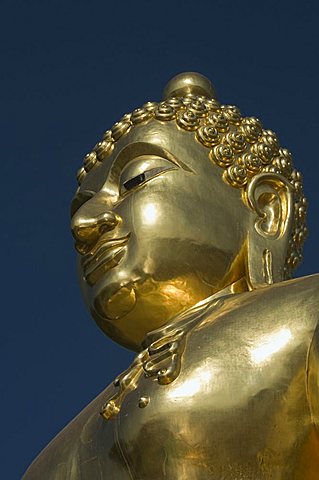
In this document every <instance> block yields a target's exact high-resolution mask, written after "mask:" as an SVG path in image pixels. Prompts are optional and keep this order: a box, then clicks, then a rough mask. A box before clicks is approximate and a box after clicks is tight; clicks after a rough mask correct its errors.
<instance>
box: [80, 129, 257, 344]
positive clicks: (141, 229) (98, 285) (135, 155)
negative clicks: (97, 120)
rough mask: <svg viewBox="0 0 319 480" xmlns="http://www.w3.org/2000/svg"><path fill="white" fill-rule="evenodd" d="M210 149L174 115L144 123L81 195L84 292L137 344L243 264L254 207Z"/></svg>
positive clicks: (118, 335) (107, 325)
mask: <svg viewBox="0 0 319 480" xmlns="http://www.w3.org/2000/svg"><path fill="white" fill-rule="evenodd" d="M208 151H209V150H208V149H206V148H205V147H203V146H202V145H200V144H199V143H198V142H197V141H196V140H195V138H194V135H193V134H192V133H189V132H185V131H182V130H180V129H178V127H176V125H175V122H170V123H168V122H166V123H165V124H164V123H160V122H158V121H155V120H152V121H150V122H149V123H148V124H146V125H139V126H135V127H133V128H132V130H131V131H130V132H129V133H128V134H126V135H125V136H124V137H122V138H121V139H120V140H118V142H117V143H116V147H115V149H114V151H113V153H112V155H111V156H110V157H109V158H108V159H107V160H105V161H104V162H102V163H99V164H97V165H96V166H94V168H93V169H92V170H91V171H90V172H89V174H88V175H87V176H86V177H85V179H84V181H83V182H82V184H81V187H80V190H79V192H78V194H77V197H76V199H75V200H74V203H73V210H74V214H73V217H72V230H73V234H74V237H75V239H76V246H77V249H78V251H79V262H78V264H79V277H80V283H81V288H82V292H83V295H84V298H85V301H86V303H87V305H88V307H89V309H90V311H91V313H92V315H93V317H94V318H95V320H96V322H97V323H98V325H99V326H100V327H101V328H102V330H103V331H104V332H105V333H107V334H108V335H109V336H111V337H112V338H113V339H115V340H116V341H117V342H119V343H121V344H123V345H125V346H127V347H129V348H132V349H135V350H138V349H140V344H141V342H142V340H143V338H144V336H145V335H146V333H148V332H150V331H152V330H154V329H157V328H159V327H161V326H163V325H165V324H166V323H168V321H169V320H170V319H172V318H173V317H174V316H175V315H176V314H178V313H179V312H181V311H183V310H185V309H187V308H189V307H190V306H192V305H194V304H196V303H197V302H198V301H200V300H202V299H204V298H206V297H208V296H209V295H211V294H213V293H214V292H216V291H218V290H220V289H221V288H223V287H224V286H226V285H227V284H228V283H230V282H231V281H232V280H234V279H235V278H234V275H237V276H238V275H239V274H240V272H239V273H238V258H239V253H240V251H241V248H242V246H243V244H244V241H245V232H246V230H247V222H248V208H247V207H246V206H245V205H244V203H243V202H242V200H241V192H240V191H239V190H237V189H234V188H232V187H230V186H228V185H227V184H226V183H225V182H223V180H222V169H220V168H219V167H217V166H215V165H212V163H211V162H210V160H209V158H208ZM235 265H237V273H236V274H235V273H234V266H235Z"/></svg>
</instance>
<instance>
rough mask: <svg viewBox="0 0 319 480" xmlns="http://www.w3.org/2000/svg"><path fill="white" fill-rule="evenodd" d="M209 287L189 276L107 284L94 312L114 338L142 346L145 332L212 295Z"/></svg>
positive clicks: (99, 291) (97, 297) (134, 345)
mask: <svg viewBox="0 0 319 480" xmlns="http://www.w3.org/2000/svg"><path fill="white" fill-rule="evenodd" d="M210 294H211V291H210V290H209V289H208V288H207V287H205V288H204V287H203V288H199V285H197V288H194V282H193V283H191V282H190V279H189V278H186V277H180V278H177V279H173V280H166V281H155V280H154V279H152V278H145V279H144V281H141V280H137V281H135V282H132V281H130V282H127V283H126V284H124V285H121V286H117V288H116V287H115V285H114V283H113V284H112V285H104V288H103V287H102V288H100V289H99V290H98V291H97V292H96V296H95V298H94V302H93V304H92V308H91V313H92V315H93V317H94V318H95V320H96V322H97V323H98V325H99V326H100V328H101V329H102V330H103V331H104V332H105V333H106V334H107V335H108V336H110V337H111V338H112V339H113V340H115V341H116V342H118V343H120V344H122V345H125V346H126V347H128V348H132V349H133V350H140V345H141V343H142V341H143V340H144V338H145V335H146V334H147V333H149V332H150V331H152V330H156V329H158V328H160V327H162V326H164V325H166V324H167V323H169V321H170V320H172V319H173V318H174V317H175V316H176V315H177V314H179V313H180V312H182V311H185V310H186V309H188V308H190V307H191V306H193V305H194V304H196V303H197V302H198V301H200V300H202V299H203V298H205V297H207V296H209V295H210Z"/></svg>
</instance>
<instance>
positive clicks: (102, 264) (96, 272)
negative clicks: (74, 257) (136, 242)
mask: <svg viewBox="0 0 319 480" xmlns="http://www.w3.org/2000/svg"><path fill="white" fill-rule="evenodd" d="M129 238H130V234H128V235H126V236H125V237H121V238H116V239H113V240H106V239H102V238H101V239H100V240H99V241H98V242H97V243H96V245H94V247H93V248H92V249H91V251H90V252H89V253H87V254H86V255H84V256H83V257H82V259H81V267H82V269H83V274H84V276H85V279H86V280H87V282H88V283H89V284H91V285H93V284H94V283H96V282H97V281H98V280H99V278H100V277H101V275H102V274H104V273H105V272H106V271H107V270H110V269H111V268H113V267H115V266H116V265H118V263H119V261H120V260H121V259H122V257H123V255H124V249H125V246H126V244H127V242H128V240H129Z"/></svg>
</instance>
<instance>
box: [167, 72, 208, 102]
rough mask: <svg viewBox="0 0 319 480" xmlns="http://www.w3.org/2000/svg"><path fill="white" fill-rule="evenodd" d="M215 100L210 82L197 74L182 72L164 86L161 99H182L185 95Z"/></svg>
mask: <svg viewBox="0 0 319 480" xmlns="http://www.w3.org/2000/svg"><path fill="white" fill-rule="evenodd" d="M189 93H191V94H193V95H203V96H204V97H207V98H216V92H215V89H214V87H213V85H212V83H211V81H210V80H208V78H207V77H204V75H201V74H200V73H197V72H184V73H180V74H179V75H176V76H175V77H173V78H172V79H171V80H170V81H169V82H168V84H167V85H166V87H165V89H164V92H163V99H164V100H167V99H168V98H170V97H184V96H185V95H187V94H189Z"/></svg>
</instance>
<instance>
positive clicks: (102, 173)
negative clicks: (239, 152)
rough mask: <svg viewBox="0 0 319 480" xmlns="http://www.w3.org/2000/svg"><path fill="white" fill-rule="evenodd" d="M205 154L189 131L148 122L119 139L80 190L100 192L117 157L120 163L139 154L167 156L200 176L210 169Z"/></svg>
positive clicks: (170, 124) (157, 122) (169, 123)
mask: <svg viewBox="0 0 319 480" xmlns="http://www.w3.org/2000/svg"><path fill="white" fill-rule="evenodd" d="M208 153H209V150H208V149H207V148H205V147H203V146H202V145H201V144H200V143H199V142H198V141H197V140H196V139H195V135H194V133H193V132H187V131H184V130H181V129H179V128H178V127H177V125H176V123H175V122H165V123H162V122H159V121H157V120H151V121H150V122H149V123H147V124H146V125H136V126H134V127H133V128H132V129H131V130H130V131H129V132H128V133H127V134H126V135H124V136H123V137H121V138H120V139H119V140H118V141H117V142H116V145H115V148H114V150H113V152H112V154H111V155H110V156H109V157H108V158H107V159H105V160H103V162H98V163H97V164H96V165H95V166H94V168H93V169H92V170H91V171H90V172H89V173H88V174H87V175H86V177H85V179H84V180H83V182H82V184H81V188H80V189H81V190H93V191H96V190H98V189H100V188H101V187H102V185H103V184H104V182H105V181H106V179H107V177H108V174H109V171H110V169H111V167H112V165H113V164H114V162H115V160H117V159H118V158H119V157H120V156H121V158H122V161H123V163H124V162H125V161H130V160H132V159H134V158H137V157H139V156H140V155H157V156H161V155H163V156H167V157H170V156H171V157H172V158H174V159H175V160H176V161H177V163H180V164H183V165H184V166H185V167H186V169H187V168H188V169H190V170H192V171H194V172H197V173H200V172H201V171H204V170H205V169H206V168H207V167H210V168H211V165H210V162H209V158H208Z"/></svg>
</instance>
